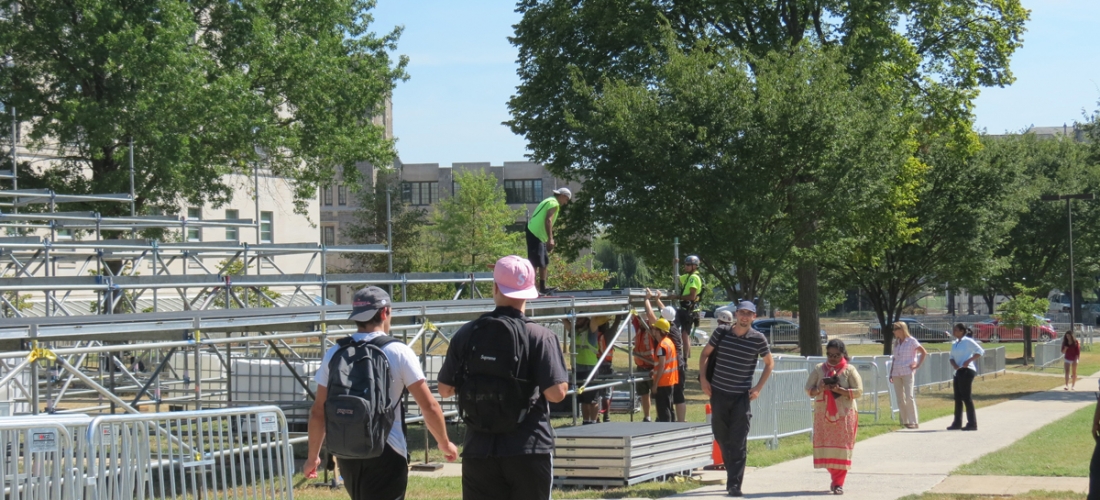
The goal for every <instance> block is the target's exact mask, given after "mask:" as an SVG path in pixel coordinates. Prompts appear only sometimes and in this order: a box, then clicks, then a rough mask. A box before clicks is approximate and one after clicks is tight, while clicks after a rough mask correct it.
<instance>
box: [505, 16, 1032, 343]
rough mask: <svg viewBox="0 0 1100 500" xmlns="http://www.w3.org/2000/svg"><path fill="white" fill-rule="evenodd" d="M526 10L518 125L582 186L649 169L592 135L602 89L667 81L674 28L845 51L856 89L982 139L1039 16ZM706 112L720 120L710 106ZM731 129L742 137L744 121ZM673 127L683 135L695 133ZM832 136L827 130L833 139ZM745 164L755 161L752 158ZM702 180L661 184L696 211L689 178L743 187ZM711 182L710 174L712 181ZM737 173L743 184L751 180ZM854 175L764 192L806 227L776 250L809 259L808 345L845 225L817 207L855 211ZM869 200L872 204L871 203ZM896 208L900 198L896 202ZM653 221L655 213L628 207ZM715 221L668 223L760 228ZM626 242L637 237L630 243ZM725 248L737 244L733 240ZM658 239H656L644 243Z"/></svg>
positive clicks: (708, 41) (775, 53)
mask: <svg viewBox="0 0 1100 500" xmlns="http://www.w3.org/2000/svg"><path fill="white" fill-rule="evenodd" d="M518 10H519V12H521V13H522V14H523V19H522V20H521V21H520V23H519V24H517V26H516V36H515V37H514V38H513V42H514V43H515V44H516V45H517V46H518V47H519V62H520V68H519V71H518V72H519V76H520V79H521V83H520V86H519V89H518V92H517V95H516V96H515V97H513V98H512V100H511V101H510V103H509V105H510V107H511V110H512V115H513V120H512V122H511V126H512V129H513V130H514V131H516V132H517V133H520V134H523V135H525V136H526V138H527V140H528V143H529V146H530V148H531V150H532V151H533V155H532V156H533V158H534V159H535V160H537V161H542V162H544V163H546V164H547V165H548V167H549V168H550V169H551V170H552V171H553V172H554V173H555V174H557V175H561V176H564V177H567V178H571V179H578V180H587V179H593V178H596V177H601V175H602V174H600V173H599V172H597V171H598V170H600V169H601V168H615V169H622V170H624V171H626V172H630V173H633V171H634V170H637V169H638V166H637V165H636V164H635V163H633V162H632V163H618V164H611V165H609V164H608V162H603V163H601V162H600V161H598V160H597V159H596V158H594V156H593V152H596V153H597V154H596V157H598V156H600V155H606V154H607V153H609V152H610V150H611V149H612V148H611V147H610V146H609V145H606V144H601V143H600V141H599V139H596V138H593V137H592V136H591V135H590V134H591V130H590V129H591V126H590V125H591V124H593V123H599V122H601V121H604V120H606V116H605V115H604V113H603V111H602V110H601V109H600V108H599V107H598V106H597V105H596V102H597V100H596V99H593V96H601V95H604V94H606V93H608V91H609V88H608V87H607V86H608V85H620V84H625V85H634V86H649V87H651V88H655V87H657V86H658V85H660V81H661V78H662V73H661V72H662V71H664V69H663V68H664V66H665V65H666V64H667V63H668V61H669V59H670V57H672V56H671V55H670V54H671V51H670V50H667V49H666V46H667V44H666V43H665V42H664V40H665V35H664V33H665V31H664V27H667V29H668V30H670V31H671V32H672V33H673V36H674V38H675V41H676V44H677V45H678V46H679V47H680V48H682V49H684V50H688V51H690V50H693V49H701V50H705V51H711V52H716V53H725V52H727V51H731V50H741V51H744V52H745V53H746V54H748V55H751V56H753V57H754V58H755V59H754V60H755V61H766V60H768V58H774V57H782V56H783V55H794V56H796V57H797V56H798V55H799V54H800V53H801V50H799V49H798V47H800V46H803V45H804V44H810V45H812V46H815V47H822V48H825V49H828V50H834V51H836V52H839V54H840V55H839V57H840V58H841V59H842V60H843V61H844V64H845V67H846V70H847V72H848V73H849V74H850V75H851V76H852V80H851V81H850V84H851V85H853V86H854V87H855V86H859V85H861V84H862V82H863V81H864V79H865V78H870V79H874V80H878V79H883V78H885V80H884V81H882V82H881V83H880V85H882V86H884V87H889V88H890V89H892V90H893V91H895V92H897V95H896V96H894V98H896V99H897V100H898V102H900V103H902V104H903V110H906V111H909V112H914V113H917V114H918V115H919V116H920V117H922V119H923V121H924V123H923V124H922V125H921V128H922V129H924V130H927V131H931V132H937V133H939V132H953V133H955V134H957V135H959V136H960V138H961V139H965V138H966V136H968V135H969V134H970V133H969V113H970V109H971V106H970V103H971V101H972V100H973V98H974V97H975V96H976V94H977V88H979V87H981V86H992V85H1005V84H1008V83H1011V81H1012V79H1013V77H1012V74H1011V72H1010V71H1009V67H1008V60H1009V57H1010V56H1011V54H1012V53H1013V52H1014V50H1015V49H1016V48H1017V47H1018V46H1019V45H1020V36H1021V34H1022V32H1023V24H1024V22H1025V21H1026V19H1027V11H1026V10H1025V9H1023V8H1022V7H1021V5H1020V2H1019V0H915V1H910V2H826V1H821V0H785V1H778V2H777V1H774V0H741V1H732V2H731V1H716V0H681V1H655V0H650V1H639V0H588V1H582V2H576V1H567V0H526V1H521V2H520V3H519V7H518ZM752 69H753V71H756V69H757V68H756V67H755V65H753V68H752ZM821 102H827V100H824V99H823V100H822V101H821ZM698 111H699V113H700V114H706V113H707V112H708V111H709V110H703V109H700V110H698ZM733 111H734V112H737V110H733ZM765 125H766V123H765ZM776 125H777V126H776V127H775V128H774V129H773V130H775V129H780V128H781V126H782V124H781V123H777V124H776ZM729 130H730V131H735V132H736V133H740V132H741V131H742V130H743V128H738V127H734V128H731V129H729ZM659 132H662V133H668V134H672V133H677V132H679V133H683V131H682V130H679V131H677V130H673V131H659ZM723 132H724V131H723V130H711V129H708V130H707V140H708V141H709V143H710V144H714V145H721V144H723V143H725V142H728V141H730V140H735V139H737V138H738V137H739V136H737V135H723ZM828 137H829V136H828V134H824V135H822V136H821V137H820V138H821V139H827V138H828ZM766 139H767V140H765V141H763V142H771V144H772V146H773V149H772V150H771V152H772V154H771V156H772V157H774V158H779V159H785V158H784V157H785V156H787V155H790V154H792V153H793V154H795V155H798V156H803V157H807V158H813V157H814V156H820V155H828V154H829V153H830V152H831V151H836V150H838V147H837V145H836V144H835V143H832V142H830V141H829V140H821V141H805V140H804V138H802V137H799V136H798V135H796V134H793V133H789V132H788V133H786V134H778V135H773V136H771V137H768V138H766ZM700 142H702V141H700ZM776 147H778V148H777V149H776ZM815 148H817V149H816V150H815ZM739 159H741V160H744V161H749V160H750V159H749V158H748V157H745V156H742V157H739ZM752 161H755V159H752ZM773 165H774V163H769V162H767V161H760V162H758V167H759V168H766V167H771V166H773ZM781 165H783V166H785V167H786V166H788V165H789V164H788V163H785V162H784V163H781ZM698 174H699V175H689V176H683V175H680V172H676V173H672V174H670V175H669V176H668V179H671V180H665V181H663V182H662V183H661V187H662V188H664V189H661V191H660V195H662V196H676V197H680V198H681V199H683V200H684V204H685V205H687V206H695V205H697V203H695V198H692V197H690V196H681V195H680V193H681V192H684V191H685V190H688V189H690V188H689V187H687V185H688V184H690V183H698V182H703V183H704V184H706V185H709V186H729V185H732V183H731V182H730V179H723V178H715V177H711V176H706V175H705V174H706V172H705V169H700V172H698ZM700 176H703V177H704V179H703V180H702V181H700V178H699V177H700ZM603 177H606V176H603ZM624 177H628V176H624ZM736 180H737V181H739V182H743V181H744V180H746V178H745V177H739V178H737V179H736ZM849 180H850V183H845V184H842V185H836V184H833V185H829V184H828V183H822V182H820V178H819V177H817V176H814V175H796V176H794V177H792V178H791V182H790V183H789V184H787V185H786V186H784V188H785V189H783V190H782V191H781V192H779V193H767V192H761V191H754V192H753V195H755V196H758V197H761V198H767V197H769V196H772V197H777V198H780V199H779V200H774V201H769V200H762V205H764V206H766V205H767V204H768V203H772V204H778V205H779V206H781V207H782V209H783V210H782V211H781V212H780V214H779V215H778V216H779V217H780V218H781V219H782V220H783V221H785V222H787V223H788V224H787V226H788V227H793V228H794V229H793V231H795V232H794V234H793V236H794V237H795V239H796V240H797V241H795V242H794V246H793V250H783V251H779V252H775V251H770V250H771V249H768V250H769V251H767V254H768V255H769V256H778V257H781V258H787V257H786V256H788V254H789V258H790V259H793V260H794V261H795V262H796V263H797V276H798V283H799V297H800V300H799V306H800V307H799V309H800V310H801V312H802V320H801V324H802V331H801V336H802V337H803V339H804V340H805V341H806V342H815V341H814V339H816V338H817V332H818V324H817V309H818V301H817V286H816V283H817V268H818V267H817V266H818V261H819V259H820V254H821V247H823V246H826V247H827V246H828V245H829V243H830V242H831V241H832V240H831V239H830V238H831V236H832V234H831V233H830V229H831V228H830V225H829V219H833V220H843V219H844V218H843V217H840V218H837V217H832V216H830V215H829V214H828V213H827V212H826V213H824V215H826V216H825V217H818V215H821V214H822V212H818V211H817V210H820V209H824V210H827V211H828V210H831V209H834V208H841V212H843V211H845V210H846V209H844V208H843V205H838V204H836V203H828V201H829V200H830V197H831V196H835V195H837V194H838V193H844V192H845V191H846V190H847V188H848V187H849V186H852V185H856V184H858V182H860V180H861V179H859V178H857V177H851V178H849ZM602 181H603V179H601V183H600V184H599V187H598V190H599V191H600V192H601V193H595V194H593V195H591V196H588V197H587V198H585V197H582V198H581V200H580V201H587V202H588V203H589V204H591V205H593V206H594V207H599V206H601V205H603V204H606V203H608V200H611V199H612V198H613V197H610V196H603V195H602V192H603V191H605V190H608V189H610V190H612V191H614V190H615V189H616V188H617V187H618V186H614V185H609V184H606V183H603V182H602ZM738 187H739V188H740V185H738ZM826 189H833V190H834V191H832V192H830V191H827V190H826ZM902 198H904V196H903V197H902ZM614 201H616V202H617V200H614ZM783 201H785V202H786V203H785V205H784V204H782V203H783ZM823 202H825V203H823ZM859 204H861V202H857V205H859ZM890 205H892V203H891V202H886V203H884V204H883V206H887V207H888V206H890ZM773 213H774V211H773V210H770V209H764V210H761V211H759V212H755V213H754V212H744V213H743V214H742V215H743V217H742V218H740V219H738V220H739V221H744V220H751V222H749V223H748V224H753V223H762V224H765V227H766V228H771V227H774V225H771V224H768V222H770V221H769V220H768V217H771V216H772V214H773ZM650 216H651V214H650V213H648V212H644V211H635V213H634V214H621V215H620V217H638V218H648V217H650ZM566 217H567V218H569V219H574V220H575V221H576V222H580V223H581V224H579V225H574V227H584V226H585V225H589V224H595V223H609V222H610V221H607V220H604V219H605V217H603V216H602V215H600V214H593V213H591V211H586V210H571V211H570V212H569V213H567V214H566ZM752 217H757V218H756V219H752ZM715 218H716V214H714V213H711V212H706V211H702V210H696V211H694V215H691V216H689V218H687V219H683V218H680V219H677V220H676V221H675V224H674V225H663V226H661V227H663V228H664V231H662V232H661V233H659V235H660V236H663V237H665V238H667V237H668V236H677V235H678V236H681V238H682V239H690V235H689V233H690V231H691V230H692V229H693V228H698V227H709V228H711V229H712V230H714V232H717V233H721V234H725V235H727V236H728V238H745V237H746V234H747V233H749V232H751V230H752V228H751V227H747V226H744V227H739V228H738V229H739V230H738V231H734V230H733V228H729V227H720V226H718V227H716V226H717V224H716V220H715ZM615 238H617V237H615ZM634 238H639V237H637V236H634ZM653 238H654V237H649V238H648V239H650V240H652V239H653ZM780 239H782V238H780ZM765 240H766V241H772V239H771V238H767V237H761V238H759V241H761V243H763V242H764V241H765ZM616 242H617V243H626V242H625V241H620V240H618V239H616ZM723 243H726V244H728V243H729V239H727V240H725V241H724V242H723ZM651 244H652V242H645V241H643V242H641V243H637V244H636V245H637V246H638V247H642V246H646V245H651ZM742 268H743V266H738V267H736V268H732V267H731V268H724V265H723V268H719V269H718V271H719V273H717V274H718V275H726V274H728V273H729V271H730V270H733V269H737V270H741V269H742ZM739 272H742V273H746V274H748V275H750V276H751V275H756V274H760V275H762V274H763V273H761V272H753V271H749V270H744V271H739ZM765 280H766V278H765ZM727 286H728V285H727ZM806 351H807V347H806V346H803V352H806Z"/></svg>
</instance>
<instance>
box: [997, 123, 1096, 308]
mask: <svg viewBox="0 0 1100 500" xmlns="http://www.w3.org/2000/svg"><path fill="white" fill-rule="evenodd" d="M982 142H983V144H984V145H985V147H986V148H987V149H988V150H989V151H992V152H995V153H996V154H998V155H1000V156H1003V157H1010V158H1013V159H1014V160H1015V161H1017V162H1021V163H1022V164H1023V168H1024V169H1025V171H1026V175H1027V178H1028V191H1027V193H1026V197H1025V199H1024V200H1023V201H1024V202H1025V205H1024V206H1023V207H1022V208H1021V211H1020V214H1019V223H1018V224H1016V225H1015V226H1014V227H1013V228H1012V230H1011V231H1010V232H1009V233H1008V235H1007V237H1006V238H1005V239H1004V240H1002V241H1001V242H1000V243H1001V244H1000V245H998V246H997V248H996V251H995V255H996V256H997V257H998V258H999V259H1002V260H1003V262H1004V266H1003V267H1001V268H1000V269H998V270H997V272H995V273H990V275H989V276H986V277H985V278H987V279H986V280H985V281H984V282H985V283H986V284H988V288H989V289H990V291H991V292H995V293H1000V294H1004V295H1009V296H1013V295H1014V294H1015V290H1016V286H1015V285H1016V284H1017V283H1020V284H1024V285H1026V286H1027V287H1031V288H1037V289H1039V290H1041V291H1042V292H1044V293H1045V292H1048V291H1050V290H1051V289H1054V288H1057V289H1061V290H1064V291H1066V292H1067V293H1068V291H1069V226H1068V221H1067V216H1066V204H1065V202H1064V201H1058V202H1050V201H1043V200H1042V199H1040V196H1041V195H1061V194H1079V193H1097V192H1100V161H1097V160H1098V158H1097V157H1095V156H1093V153H1092V148H1093V147H1094V146H1090V145H1089V144H1085V143H1080V142H1076V141H1075V140H1074V139H1073V138H1072V137H1066V138H1054V139H1043V138H1040V137H1037V136H1035V135H1034V134H1021V135H1017V136H999V137H984V138H983V140H982ZM1071 207H1072V209H1073V225H1074V228H1075V231H1074V239H1073V250H1074V261H1075V274H1076V280H1075V281H1076V282H1075V287H1076V290H1077V292H1078V293H1080V291H1081V290H1084V289H1089V288H1095V287H1096V282H1097V281H1096V276H1097V275H1098V274H1100V268H1098V261H1097V257H1096V254H1097V252H1100V238H1098V237H1097V235H1096V234H1095V231H1091V230H1090V228H1094V227H1096V226H1097V224H1100V202H1098V201H1074V202H1073V203H1072V205H1071ZM991 295H992V293H991ZM1077 302H1078V303H1080V297H1078V301H1077Z"/></svg>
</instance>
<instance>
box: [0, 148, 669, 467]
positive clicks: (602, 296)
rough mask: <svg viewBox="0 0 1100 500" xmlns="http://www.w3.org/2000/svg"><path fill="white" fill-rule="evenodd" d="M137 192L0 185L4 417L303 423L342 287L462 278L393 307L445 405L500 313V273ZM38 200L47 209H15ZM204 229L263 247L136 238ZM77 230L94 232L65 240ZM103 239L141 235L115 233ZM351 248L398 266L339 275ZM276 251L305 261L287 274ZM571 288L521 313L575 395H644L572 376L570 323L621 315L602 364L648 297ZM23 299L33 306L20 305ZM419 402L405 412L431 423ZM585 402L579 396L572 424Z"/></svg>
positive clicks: (339, 327) (342, 325) (339, 329)
mask: <svg viewBox="0 0 1100 500" xmlns="http://www.w3.org/2000/svg"><path fill="white" fill-rule="evenodd" d="M131 168H132V166H131ZM0 174H5V173H3V172H0ZM8 175H9V176H8V177H4V176H3V175H0V178H10V179H13V180H14V178H15V172H14V171H12V172H11V173H10V174H8ZM256 175H258V174H256ZM134 199H135V196H134V193H133V189H132V188H131V193H129V194H106V195H86V196H85V195H65V194H59V193H55V192H53V191H50V190H20V189H18V186H17V184H15V183H14V182H13V189H11V190H0V200H3V202H0V207H5V210H4V211H3V212H0V231H5V232H6V233H7V234H8V236H7V237H0V276H2V277H3V278H0V317H3V319H2V320H0V416H2V415H16V414H28V415H37V414H40V413H50V414H86V413H88V414H95V413H100V414H114V413H118V412H122V413H133V414H136V413H142V412H143V411H148V410H150V409H154V410H155V411H161V410H162V409H165V408H166V409H169V410H203V409H211V408H229V407H240V406H250V405H257V404H276V405H278V406H280V407H281V408H283V409H284V410H285V411H286V413H287V417H288V419H290V420H291V422H293V423H296V424H297V425H298V430H304V423H305V421H306V420H307V415H308V408H309V406H311V405H312V399H313V396H314V393H315V390H316V385H315V383H314V382H313V381H312V374H313V373H314V372H316V369H317V368H318V367H319V364H320V360H321V358H322V356H323V354H324V352H325V351H326V350H327V349H328V348H329V347H331V346H332V345H334V342H335V340H338V338H339V337H340V336H342V335H346V334H350V333H353V332H354V328H351V326H352V325H349V324H348V322H347V318H348V314H349V312H350V307H348V306H341V305H336V304H334V303H333V302H331V301H329V300H327V299H326V291H328V290H329V289H330V288H331V287H335V286H365V285H378V286H384V287H389V288H390V290H391V294H393V292H394V289H395V288H399V289H400V290H401V297H402V298H405V297H408V293H407V292H408V288H407V287H408V286H409V285H414V284H428V283H437V284H438V283H444V284H452V285H453V286H454V295H453V297H452V300H438V301H423V302H397V303H394V304H393V320H392V325H391V335H393V336H395V337H397V338H400V339H402V340H404V341H405V343H406V344H407V345H409V346H410V347H411V348H412V349H413V350H414V351H415V352H417V353H418V354H419V356H420V361H421V365H422V368H423V370H424V372H425V374H426V375H427V378H428V381H429V387H430V388H431V389H432V391H433V393H435V395H436V397H437V398H438V399H442V398H440V397H439V395H438V392H437V390H436V388H437V382H436V377H437V373H438V369H439V366H440V365H441V361H442V358H443V354H445V353H446V348H447V346H448V345H449V339H450V337H451V335H453V334H454V332H455V331H456V330H457V329H458V328H459V327H460V326H461V325H463V324H465V323H467V322H469V321H471V320H474V319H476V318H477V317H479V316H481V315H482V314H484V313H487V312H489V311H492V310H493V309H494V307H495V306H494V303H493V301H492V300H491V299H486V298H482V297H481V292H480V291H479V290H478V286H477V285H478V283H487V282H489V281H491V280H492V274H491V273H487V272H486V273H394V272H392V255H393V253H392V248H390V247H388V246H386V245H339V246H326V245H320V244H317V243H315V242H308V243H281V244H274V243H259V239H260V236H259V234H260V221H258V220H254V219H223V220H193V219H192V220H188V218H186V217H178V216H138V215H137V214H136V212H135V210H134V203H133V201H134ZM8 200H10V202H8ZM87 202H118V203H130V211H131V215H130V216H116V217H105V216H103V215H101V214H99V213H96V212H72V211H59V210H58V206H59V205H63V204H67V203H87ZM387 202H388V199H387ZM29 206H36V208H35V209H33V210H32V211H31V212H26V211H23V212H20V211H19V208H20V207H29ZM7 208H10V210H8V209H7ZM387 212H389V211H388V210H387ZM257 214H259V209H258V208H257ZM387 215H388V213H387ZM209 227H222V228H245V227H247V228H254V229H255V230H256V232H257V243H256V244H250V243H245V242H238V241H225V242H203V241H195V242H163V241H157V240H144V239H138V238H137V232H138V231H140V230H144V229H167V230H173V231H175V230H178V231H179V232H180V234H182V235H186V234H187V233H188V230H189V229H193V228H209ZM390 229H392V227H391V228H390ZM63 230H65V231H66V233H62V231H63ZM69 231H81V232H84V233H85V234H88V235H90V239H87V240H83V241H77V240H62V239H61V238H59V236H60V235H62V234H71V233H69ZM105 232H107V233H108V234H112V233H113V234H122V235H125V234H127V233H128V234H129V236H130V239H117V238H115V237H112V238H107V239H104V233H105ZM13 233H14V234H13ZM28 233H30V234H28ZM47 234H48V235H47ZM347 254H387V255H388V256H389V257H390V259H389V261H390V264H389V272H387V273H335V272H329V265H328V264H329V259H330V258H331V257H332V256H335V255H347ZM277 258H285V259H292V260H294V262H295V263H297V264H300V265H298V268H296V269H289V268H284V266H280V265H279V261H277ZM211 262H217V264H216V265H212V264H211ZM238 272H239V273H240V274H237V273H238ZM146 273H147V274H146ZM272 291H278V292H280V293H281V296H279V297H276V296H274V295H275V294H274V293H271V292H272ZM564 293H566V294H568V295H569V296H564V297H551V298H540V299H536V300H532V301H529V302H528V303H527V308H526V312H525V314H526V315H527V316H528V317H529V318H531V319H532V320H533V321H535V322H538V323H541V324H543V325H545V326H548V327H550V328H551V329H552V330H554V331H555V332H556V333H557V335H558V336H559V339H560V342H561V345H562V348H563V350H564V351H565V352H566V353H568V355H567V359H568V360H570V361H571V362H570V366H571V389H570V393H571V394H579V393H582V392H584V391H585V390H598V389H603V388H610V387H614V386H617V385H623V384H627V385H629V390H630V397H631V400H633V399H634V384H633V383H632V382H634V381H636V380H640V379H642V378H643V377H645V378H647V377H648V373H645V374H643V373H634V372H633V371H632V370H628V371H627V373H621V372H620V373H615V374H614V375H611V376H602V375H601V376H600V377H595V375H592V376H589V377H588V378H587V379H578V378H577V363H576V334H577V332H576V331H575V329H574V325H575V324H576V320H577V319H578V318H583V317H595V316H613V317H617V318H618V319H619V321H618V322H617V323H616V324H617V325H619V327H618V328H617V329H616V331H615V332H614V336H613V339H612V340H611V342H609V345H608V347H607V348H606V349H605V350H604V351H603V352H602V353H601V355H600V357H599V364H603V363H609V358H610V354H611V350H613V349H616V348H617V349H621V350H625V351H626V352H627V353H629V352H631V351H632V349H633V346H632V344H631V343H632V340H633V335H632V334H631V333H629V332H630V324H631V322H630V321H625V318H626V316H627V315H629V314H632V313H633V308H634V307H635V306H639V305H641V302H642V299H643V297H644V293H643V291H641V290H599V291H583V292H564ZM28 296H29V297H32V298H33V299H31V300H25V299H24V297H28ZM24 302H31V303H33V304H34V306H35V307H34V308H33V309H31V310H25V308H24V307H23V306H25V303H24ZM4 316H10V317H4ZM630 365H631V366H632V365H633V363H630ZM597 368H598V366H597ZM597 371H598V370H593V371H592V373H593V374H595V373H597ZM442 403H443V406H444V408H445V409H446V410H448V411H447V413H446V415H448V416H454V415H456V414H457V412H456V411H455V410H454V408H455V405H454V402H453V401H446V400H444V401H442ZM406 408H409V406H408V405H407V406H406ZM413 410H414V411H413V412H412V413H411V414H410V415H409V416H408V418H407V419H406V421H407V422H408V423H416V422H419V421H422V419H423V417H422V416H418V415H417V412H418V410H417V409H416V408H413ZM578 410H579V408H578V406H577V398H573V401H572V414H573V419H574V423H576V419H577V417H578V415H579V411H578ZM631 418H632V419H633V413H631ZM425 446H426V443H425ZM425 451H426V450H425ZM425 460H427V457H426V456H425Z"/></svg>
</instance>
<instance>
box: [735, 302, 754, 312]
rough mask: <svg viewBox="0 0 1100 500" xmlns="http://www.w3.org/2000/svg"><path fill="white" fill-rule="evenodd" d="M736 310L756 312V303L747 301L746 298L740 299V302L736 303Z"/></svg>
mask: <svg viewBox="0 0 1100 500" xmlns="http://www.w3.org/2000/svg"><path fill="white" fill-rule="evenodd" d="M737 310H738V311H752V313H753V314H756V304H753V303H752V302H749V301H747V300H742V301H741V302H740V303H738V304H737Z"/></svg>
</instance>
